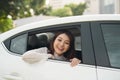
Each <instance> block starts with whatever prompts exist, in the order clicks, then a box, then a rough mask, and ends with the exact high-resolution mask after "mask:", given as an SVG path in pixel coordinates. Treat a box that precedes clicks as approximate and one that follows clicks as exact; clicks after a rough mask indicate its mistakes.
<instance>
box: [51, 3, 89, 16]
mask: <svg viewBox="0 0 120 80" xmlns="http://www.w3.org/2000/svg"><path fill="white" fill-rule="evenodd" d="M86 8H87V5H86V3H80V4H78V5H77V4H73V3H71V4H68V5H65V6H64V8H60V9H56V10H51V12H49V15H52V16H59V17H65V16H75V15H82V14H83V12H84V10H85V9H86Z"/></svg>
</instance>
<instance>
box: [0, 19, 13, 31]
mask: <svg viewBox="0 0 120 80" xmlns="http://www.w3.org/2000/svg"><path fill="white" fill-rule="evenodd" d="M12 28H13V21H12V20H11V19H9V18H6V19H4V18H0V33H2V32H5V31H8V30H10V29H12Z"/></svg>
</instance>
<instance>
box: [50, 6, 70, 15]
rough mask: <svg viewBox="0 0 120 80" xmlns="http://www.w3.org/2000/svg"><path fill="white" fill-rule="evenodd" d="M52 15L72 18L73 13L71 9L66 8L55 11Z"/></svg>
mask: <svg viewBox="0 0 120 80" xmlns="http://www.w3.org/2000/svg"><path fill="white" fill-rule="evenodd" d="M50 15H51V16H59V17H65V16H71V15H72V11H71V9H70V8H69V7H64V8H60V9H56V10H53V11H52V12H51V13H50Z"/></svg>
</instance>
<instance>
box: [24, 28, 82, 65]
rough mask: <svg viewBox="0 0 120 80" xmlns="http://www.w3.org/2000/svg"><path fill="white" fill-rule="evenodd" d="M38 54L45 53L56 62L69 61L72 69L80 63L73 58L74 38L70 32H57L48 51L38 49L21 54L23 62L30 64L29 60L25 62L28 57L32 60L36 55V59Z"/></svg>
mask: <svg viewBox="0 0 120 80" xmlns="http://www.w3.org/2000/svg"><path fill="white" fill-rule="evenodd" d="M40 53H41V54H42V53H47V55H46V56H48V57H47V58H52V59H57V60H69V61H71V66H72V67H73V66H76V65H78V64H79V63H80V62H81V60H79V59H78V58H76V56H75V47H74V37H73V35H72V34H71V32H69V31H67V30H61V31H58V32H57V33H56V34H55V36H54V37H53V39H52V41H51V43H50V47H49V48H48V49H46V48H39V49H35V50H30V51H28V52H26V53H25V54H23V60H24V61H26V62H30V61H29V60H27V58H28V57H29V58H31V59H34V58H35V57H34V55H35V54H36V55H37V57H39V56H40ZM30 56H32V57H30ZM39 60H40V59H38V60H36V62H37V61H39ZM33 62H35V61H33Z"/></svg>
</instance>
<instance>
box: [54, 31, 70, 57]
mask: <svg viewBox="0 0 120 80" xmlns="http://www.w3.org/2000/svg"><path fill="white" fill-rule="evenodd" d="M53 47H54V50H55V53H56V54H58V55H62V54H63V53H64V52H66V51H67V50H68V49H69V47H70V39H69V37H68V36H67V35H66V34H64V33H63V34H60V35H59V36H57V38H56V39H55V41H54V43H53Z"/></svg>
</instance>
